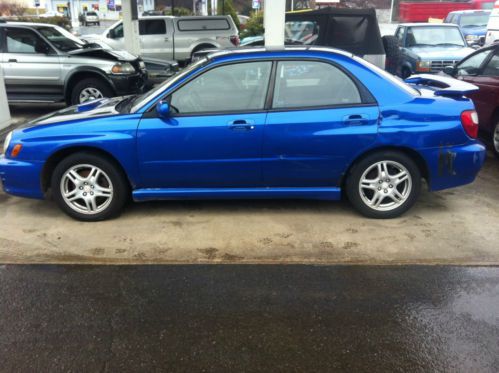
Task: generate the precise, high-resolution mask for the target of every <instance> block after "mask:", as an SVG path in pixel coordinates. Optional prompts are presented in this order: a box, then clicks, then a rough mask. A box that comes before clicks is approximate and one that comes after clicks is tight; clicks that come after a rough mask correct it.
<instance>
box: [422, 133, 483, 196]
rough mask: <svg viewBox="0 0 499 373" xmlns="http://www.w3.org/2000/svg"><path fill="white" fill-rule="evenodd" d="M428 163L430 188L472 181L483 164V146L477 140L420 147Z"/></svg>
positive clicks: (435, 188) (439, 188) (453, 185)
mask: <svg viewBox="0 0 499 373" xmlns="http://www.w3.org/2000/svg"><path fill="white" fill-rule="evenodd" d="M419 152H420V153H421V154H422V155H423V157H424V158H425V160H426V164H427V165H428V170H429V179H430V180H429V184H430V190H433V191H436V190H442V189H447V188H453V187H457V186H461V185H466V184H469V183H472V182H473V181H474V180H475V178H476V176H477V175H478V172H479V171H480V169H481V168H482V166H483V163H484V161H485V157H486V153H487V152H486V150H485V146H484V145H483V144H482V143H480V142H479V141H473V142H470V143H468V144H465V145H458V146H441V147H439V148H431V149H422V150H419Z"/></svg>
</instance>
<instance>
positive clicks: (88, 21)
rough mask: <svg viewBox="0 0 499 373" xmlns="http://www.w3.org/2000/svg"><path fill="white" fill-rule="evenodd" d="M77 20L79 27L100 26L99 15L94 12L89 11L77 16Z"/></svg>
mask: <svg viewBox="0 0 499 373" xmlns="http://www.w3.org/2000/svg"><path fill="white" fill-rule="evenodd" d="M78 20H79V21H80V25H82V26H88V25H97V26H100V20H99V15H98V14H97V12H96V11H93V10H89V11H86V12H83V13H80V15H79V16H78Z"/></svg>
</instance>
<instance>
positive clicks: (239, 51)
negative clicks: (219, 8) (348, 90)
mask: <svg viewBox="0 0 499 373" xmlns="http://www.w3.org/2000/svg"><path fill="white" fill-rule="evenodd" d="M289 52H304V54H306V53H307V52H326V53H331V54H337V55H342V56H346V57H353V54H352V53H349V52H346V51H344V50H341V49H336V48H329V47H317V46H313V45H312V46H285V47H243V48H241V47H239V48H230V49H223V50H216V51H213V52H212V53H209V54H208V55H207V56H206V57H207V58H208V59H215V58H217V57H221V56H230V55H245V54H246V55H251V54H256V53H274V54H275V53H280V54H287V53H289Z"/></svg>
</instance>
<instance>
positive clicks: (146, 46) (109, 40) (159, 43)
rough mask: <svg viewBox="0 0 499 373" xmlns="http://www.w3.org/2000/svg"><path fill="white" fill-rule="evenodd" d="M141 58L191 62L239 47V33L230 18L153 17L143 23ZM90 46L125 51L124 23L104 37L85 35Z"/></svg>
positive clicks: (141, 19) (140, 27) (106, 33)
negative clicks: (206, 54) (206, 51)
mask: <svg viewBox="0 0 499 373" xmlns="http://www.w3.org/2000/svg"><path fill="white" fill-rule="evenodd" d="M139 34H140V47H141V53H140V55H141V56H143V57H152V58H159V59H162V60H177V61H182V62H183V61H188V60H191V59H192V55H193V54H194V53H196V52H198V51H200V50H203V49H214V48H215V49H223V48H229V47H234V46H238V45H239V32H238V30H237V27H236V25H235V24H234V21H233V20H232V18H231V17H230V16H210V17H171V16H149V17H144V18H140V19H139ZM82 38H83V39H85V40H88V41H90V42H95V43H99V42H104V43H105V44H107V45H109V46H110V47H111V48H114V49H124V47H125V41H124V38H123V22H122V21H119V22H117V23H115V24H114V25H112V26H111V27H110V28H108V29H107V30H106V31H105V32H104V33H103V34H100V35H98V34H95V35H85V36H82Z"/></svg>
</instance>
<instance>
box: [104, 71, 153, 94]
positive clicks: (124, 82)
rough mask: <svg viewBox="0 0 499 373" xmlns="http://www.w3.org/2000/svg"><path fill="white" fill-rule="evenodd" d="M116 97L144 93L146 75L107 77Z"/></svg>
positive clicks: (142, 73) (143, 73)
mask: <svg viewBox="0 0 499 373" xmlns="http://www.w3.org/2000/svg"><path fill="white" fill-rule="evenodd" d="M109 79H110V80H111V83H112V85H113V86H114V90H115V92H116V95H117V96H127V95H131V94H137V93H142V92H144V88H145V85H146V82H147V73H145V72H141V73H137V74H134V75H109Z"/></svg>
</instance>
